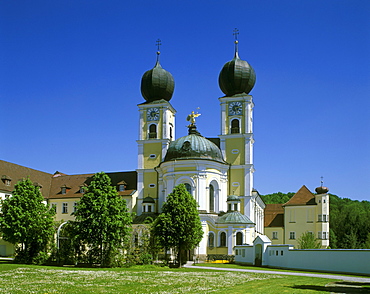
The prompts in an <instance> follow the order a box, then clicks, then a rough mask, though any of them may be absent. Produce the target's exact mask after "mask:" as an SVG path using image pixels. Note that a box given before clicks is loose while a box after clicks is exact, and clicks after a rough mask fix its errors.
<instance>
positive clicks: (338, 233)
mask: <svg viewBox="0 0 370 294" xmlns="http://www.w3.org/2000/svg"><path fill="white" fill-rule="evenodd" d="M294 194H295V193H292V192H289V193H286V194H285V193H281V192H278V193H273V194H267V195H261V197H262V199H263V201H264V202H265V203H266V204H274V203H286V202H287V201H288V200H289V199H290V198H291V197H293V195H294ZM329 195H330V211H329V217H330V219H329V221H330V248H343V249H350V248H369V249H370V202H369V201H357V200H351V199H348V198H340V197H338V196H336V195H332V194H329Z"/></svg>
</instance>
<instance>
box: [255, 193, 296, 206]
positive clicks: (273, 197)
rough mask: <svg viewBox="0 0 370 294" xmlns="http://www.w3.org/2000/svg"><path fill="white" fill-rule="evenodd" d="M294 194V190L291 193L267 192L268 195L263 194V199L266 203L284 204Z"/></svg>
mask: <svg viewBox="0 0 370 294" xmlns="http://www.w3.org/2000/svg"><path fill="white" fill-rule="evenodd" d="M293 196H294V193H293V192H289V193H286V194H285V193H282V192H277V193H272V194H266V195H261V197H262V200H263V201H264V202H265V203H266V204H279V203H280V204H284V203H286V202H288V201H289V200H290V198H292V197H293Z"/></svg>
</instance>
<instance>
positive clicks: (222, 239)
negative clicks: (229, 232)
mask: <svg viewBox="0 0 370 294" xmlns="http://www.w3.org/2000/svg"><path fill="white" fill-rule="evenodd" d="M220 247H226V233H225V232H221V234H220Z"/></svg>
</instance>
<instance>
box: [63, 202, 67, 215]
mask: <svg viewBox="0 0 370 294" xmlns="http://www.w3.org/2000/svg"><path fill="white" fill-rule="evenodd" d="M62 213H68V203H66V202H64V203H63V206H62Z"/></svg>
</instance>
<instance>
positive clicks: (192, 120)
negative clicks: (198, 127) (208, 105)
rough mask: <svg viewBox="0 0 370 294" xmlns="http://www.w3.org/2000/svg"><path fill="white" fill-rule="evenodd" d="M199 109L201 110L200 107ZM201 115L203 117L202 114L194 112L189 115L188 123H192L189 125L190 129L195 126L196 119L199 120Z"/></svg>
mask: <svg viewBox="0 0 370 294" xmlns="http://www.w3.org/2000/svg"><path fill="white" fill-rule="evenodd" d="M197 109H199V107H198V108H197ZM200 115H201V114H200V113H198V112H197V113H195V112H194V111H192V112H191V114H189V115H188V117H187V118H186V120H187V121H190V125H188V127H191V126H195V118H197V117H198V116H200Z"/></svg>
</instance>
